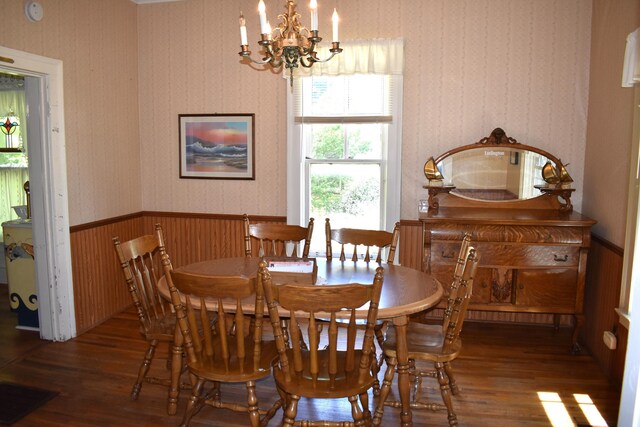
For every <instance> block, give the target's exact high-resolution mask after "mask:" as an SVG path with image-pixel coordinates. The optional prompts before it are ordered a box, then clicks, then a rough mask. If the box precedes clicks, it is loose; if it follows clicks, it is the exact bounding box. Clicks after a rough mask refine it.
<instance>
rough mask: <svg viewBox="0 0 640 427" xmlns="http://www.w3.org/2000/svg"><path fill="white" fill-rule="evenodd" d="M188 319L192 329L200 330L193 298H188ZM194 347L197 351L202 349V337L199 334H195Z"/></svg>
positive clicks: (193, 337) (193, 338)
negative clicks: (192, 302) (192, 301)
mask: <svg viewBox="0 0 640 427" xmlns="http://www.w3.org/2000/svg"><path fill="white" fill-rule="evenodd" d="M187 321H188V322H189V329H190V330H192V331H197V330H198V321H197V320H196V313H195V310H194V309H193V306H192V304H191V300H190V299H188V298H187ZM192 340H193V348H194V349H195V351H196V352H200V351H202V339H201V338H200V335H199V334H193V336H192Z"/></svg>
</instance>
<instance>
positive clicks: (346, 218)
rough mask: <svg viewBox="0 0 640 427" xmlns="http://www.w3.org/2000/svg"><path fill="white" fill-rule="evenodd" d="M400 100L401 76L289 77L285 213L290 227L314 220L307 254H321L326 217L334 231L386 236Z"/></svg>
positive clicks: (395, 216)
mask: <svg viewBox="0 0 640 427" xmlns="http://www.w3.org/2000/svg"><path fill="white" fill-rule="evenodd" d="M400 46H401V43H400ZM354 49H357V47H355V48H354ZM345 51H346V49H345ZM333 60H335V58H334V59H333ZM333 60H332V61H333ZM330 62H331V61H330ZM316 65H317V64H316ZM316 65H314V67H316ZM401 95H402V75H401V74H386V73H359V72H358V73H355V72H354V73H346V74H345V73H341V74H339V75H311V76H298V77H296V78H295V80H294V89H293V91H292V92H291V93H290V95H289V157H288V176H287V183H288V184H287V185H288V187H289V188H288V212H287V213H288V221H289V223H293V224H306V223H307V222H308V220H309V218H315V220H316V232H314V235H315V238H314V239H313V241H312V244H311V245H312V246H311V251H312V253H314V254H316V255H318V254H324V250H325V242H324V220H325V218H330V219H331V225H332V227H334V228H338V227H353V228H366V229H386V230H389V231H390V230H392V229H393V224H394V223H395V222H396V221H398V220H399V217H400V154H401V152H400V149H401V140H400V134H401V129H402V126H401V118H402V115H401V105H402V99H401V98H402V96H401Z"/></svg>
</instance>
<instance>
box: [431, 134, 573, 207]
mask: <svg viewBox="0 0 640 427" xmlns="http://www.w3.org/2000/svg"><path fill="white" fill-rule="evenodd" d="M425 176H426V177H427V180H428V185H426V186H425V188H428V189H429V196H430V197H429V199H430V200H429V207H430V208H437V207H438V205H439V203H438V200H436V199H435V196H437V195H438V194H442V193H450V194H452V195H455V196H456V197H460V198H464V199H468V200H469V201H477V202H479V203H500V202H502V203H503V204H505V203H508V202H513V203H509V204H508V207H516V206H517V204H514V203H517V202H519V201H527V200H530V199H536V198H539V197H542V196H548V195H551V196H557V197H555V199H556V200H557V199H558V197H560V198H561V199H562V202H559V204H558V205H557V208H558V209H560V210H565V211H566V210H569V211H570V210H571V209H572V207H571V202H570V196H571V192H572V191H574V190H573V189H572V188H571V182H572V179H571V177H570V176H569V174H568V173H567V171H566V168H565V165H563V164H562V162H561V160H560V159H558V158H556V157H555V156H554V155H552V154H551V153H548V152H546V151H544V150H541V149H539V148H536V147H532V146H529V145H524V144H521V143H519V142H518V141H516V140H515V139H513V138H510V137H508V136H507V135H506V134H505V132H504V130H502V129H501V128H496V129H494V130H493V132H491V134H490V135H489V136H488V137H485V138H482V139H481V140H480V141H478V142H476V143H473V144H469V145H465V146H461V147H457V148H454V149H452V150H449V151H447V152H446V153H444V154H442V155H440V156H439V157H437V158H435V159H433V158H432V159H429V160H428V161H427V163H426V164H425ZM529 205H532V204H531V203H529V204H527V206H526V207H530V206H529Z"/></svg>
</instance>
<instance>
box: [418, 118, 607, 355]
mask: <svg viewBox="0 0 640 427" xmlns="http://www.w3.org/2000/svg"><path fill="white" fill-rule="evenodd" d="M456 153H457V154H456ZM456 156H457V157H456ZM428 162H429V163H430V166H429V167H427V165H425V175H427V178H428V179H430V178H433V180H430V181H429V184H428V185H425V186H424V188H426V189H427V191H428V193H429V203H428V205H429V209H428V210H427V211H426V212H421V213H420V214H419V219H420V221H421V223H422V230H423V245H422V260H423V265H422V268H423V270H424V271H426V272H428V273H431V274H433V275H434V276H435V277H436V278H437V279H438V280H439V281H440V282H441V283H442V284H443V286H444V288H445V293H446V288H447V285H448V283H449V282H450V281H451V278H452V276H453V269H454V265H455V263H456V260H457V256H458V251H459V248H460V242H461V240H462V238H463V236H464V234H465V233H468V234H470V236H471V242H472V245H473V246H474V247H475V248H476V249H477V251H478V254H479V257H480V262H479V265H478V270H477V272H476V276H475V280H474V283H473V295H472V298H471V301H470V304H469V310H480V311H498V312H512V313H513V312H518V313H519V312H526V313H549V314H554V315H555V316H554V319H555V326H556V327H558V326H559V318H560V315H561V314H569V315H573V317H574V331H573V335H572V342H571V344H572V347H571V348H572V352H574V353H577V352H579V351H580V346H579V344H578V334H579V331H580V328H581V327H582V325H583V324H584V319H585V316H584V311H583V303H584V287H585V278H586V270H587V257H588V252H589V246H590V243H591V227H592V226H593V225H594V224H595V223H596V221H594V220H592V219H591V218H588V217H586V216H584V215H582V214H580V213H578V212H575V211H573V206H572V205H571V200H570V197H571V192H572V191H574V190H573V189H572V188H570V185H571V178H570V177H568V174H567V172H566V169H565V168H564V166H563V165H562V163H561V162H560V160H559V159H557V158H555V157H554V156H553V155H551V154H549V153H547V152H545V151H543V150H540V149H537V148H535V147H530V146H526V145H523V144H520V143H518V142H517V141H516V140H514V139H512V138H508V137H507V136H506V135H505V134H504V131H502V129H500V128H498V129H496V130H494V131H493V132H492V133H491V135H490V136H489V137H487V138H484V139H482V140H480V141H479V142H477V143H474V144H470V145H468V146H463V147H460V148H456V149H454V150H451V151H449V152H447V153H445V154H443V155H441V156H440V157H438V158H437V159H435V160H434V159H430V160H429V161H428ZM483 162H484V164H482V163H483ZM549 164H550V165H552V167H553V168H554V169H555V170H556V171H558V172H559V171H562V173H563V174H565V176H567V177H568V178H565V181H564V182H560V180H559V179H558V181H556V182H554V179H553V177H552V178H551V179H549V181H551V182H544V181H543V180H542V178H540V179H533V178H532V177H530V176H528V175H531V174H533V173H535V174H536V175H538V174H540V173H541V170H542V168H541V167H540V166H543V165H544V166H545V168H547V169H548V168H549ZM433 165H438V170H437V171H435V172H434V170H435V169H434V167H433ZM501 168H504V171H503V170H502V169H501ZM427 169H429V174H428V173H427ZM481 173H484V174H485V176H483V177H480V174H481ZM559 176H560V175H558V177H559ZM447 179H449V180H450V181H449V182H448V183H446V184H445V183H443V182H439V181H440V180H447ZM502 181H504V184H501V182H502ZM540 181H541V183H540ZM536 183H538V184H540V185H534V184H536ZM458 185H461V186H462V188H460V187H459V186H458ZM523 185H526V186H529V187H531V188H522V186H523ZM533 187H535V190H534V188H533ZM484 196H486V197H487V198H486V199H482V197H484ZM446 303H447V302H446V298H443V301H442V302H441V303H440V307H443V306H445V305H446Z"/></svg>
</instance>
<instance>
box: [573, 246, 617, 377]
mask: <svg viewBox="0 0 640 427" xmlns="http://www.w3.org/2000/svg"><path fill="white" fill-rule="evenodd" d="M622 259H623V252H622V249H620V248H617V247H616V246H614V245H612V244H611V243H609V242H607V241H606V240H603V239H601V238H599V237H597V236H595V235H594V236H593V239H591V248H590V251H589V263H588V265H587V279H586V285H585V295H584V313H585V325H584V329H583V331H582V334H581V335H582V337H581V338H582V342H583V343H584V344H585V345H586V347H587V348H588V350H589V352H590V353H591V354H592V355H593V356H594V358H595V359H596V360H597V361H598V364H599V365H600V367H601V368H602V370H603V371H604V372H605V374H607V376H609V377H610V378H612V379H614V380H616V381H619V382H621V381H622V372H621V369H620V368H615V365H616V364H617V365H620V359H622V366H624V354H625V353H626V351H627V348H626V345H624V344H625V343H624V342H623V343H620V342H619V343H618V344H623V345H618V348H617V349H616V350H609V349H608V348H607V347H605V345H604V342H603V341H602V334H603V333H604V331H611V330H614V329H616V330H618V331H621V330H623V329H624V327H622V326H621V325H619V324H618V315H617V314H616V313H615V311H614V309H615V308H616V307H618V304H619V300H620V281H621V278H622ZM625 332H626V331H625ZM623 347H624V348H623ZM616 360H617V362H616ZM616 371H620V372H618V373H617V374H616V373H615V372H616ZM617 376H619V378H615V377H617Z"/></svg>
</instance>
